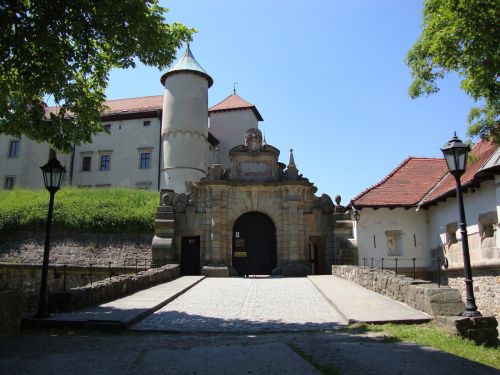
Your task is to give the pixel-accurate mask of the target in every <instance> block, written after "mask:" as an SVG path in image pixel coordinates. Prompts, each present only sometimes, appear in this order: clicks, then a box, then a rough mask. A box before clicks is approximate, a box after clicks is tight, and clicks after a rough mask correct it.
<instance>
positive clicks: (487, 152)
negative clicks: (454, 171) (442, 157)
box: [421, 141, 497, 206]
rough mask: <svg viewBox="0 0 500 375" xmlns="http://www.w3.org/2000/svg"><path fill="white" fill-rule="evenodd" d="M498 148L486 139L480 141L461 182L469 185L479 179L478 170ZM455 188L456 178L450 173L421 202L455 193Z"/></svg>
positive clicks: (424, 202) (425, 203)
mask: <svg viewBox="0 0 500 375" xmlns="http://www.w3.org/2000/svg"><path fill="white" fill-rule="evenodd" d="M496 149H497V146H496V145H495V144H493V143H491V142H485V141H480V142H479V143H477V144H476V145H475V146H474V147H473V148H472V150H471V152H470V154H471V156H472V159H473V160H474V161H473V162H472V163H468V165H467V169H466V171H465V173H464V174H463V175H462V177H461V178H460V182H461V183H462V186H463V187H467V185H470V184H472V183H474V182H475V180H477V179H478V177H479V176H478V172H479V171H480V170H481V168H482V167H483V166H484V165H485V164H486V162H487V161H488V159H489V158H490V157H491V156H492V155H493V153H494V152H495V150H496ZM455 188H456V182H455V178H454V177H453V176H452V175H451V174H449V173H448V174H447V176H446V177H445V178H444V179H443V181H441V182H440V183H439V185H438V186H436V189H434V190H433V191H431V192H430V193H429V195H428V196H426V197H425V199H424V200H423V201H422V203H421V204H422V205H423V206H425V205H427V204H429V203H431V202H434V201H436V200H439V199H441V198H444V197H447V196H450V195H455Z"/></svg>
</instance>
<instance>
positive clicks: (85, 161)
mask: <svg viewBox="0 0 500 375" xmlns="http://www.w3.org/2000/svg"><path fill="white" fill-rule="evenodd" d="M91 164H92V157H91V156H84V157H83V158H82V171H90V165H91Z"/></svg>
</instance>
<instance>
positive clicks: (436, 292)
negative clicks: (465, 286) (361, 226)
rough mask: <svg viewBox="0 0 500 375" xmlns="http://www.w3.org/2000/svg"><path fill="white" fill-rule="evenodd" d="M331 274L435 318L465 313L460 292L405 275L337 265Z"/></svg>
mask: <svg viewBox="0 0 500 375" xmlns="http://www.w3.org/2000/svg"><path fill="white" fill-rule="evenodd" d="M332 274H333V275H334V276H337V277H341V278H343V279H347V280H350V281H352V282H354V283H356V284H358V285H361V286H363V287H365V288H367V289H370V290H373V291H374V292H377V293H380V294H382V295H385V296H387V297H389V298H392V299H394V300H396V301H400V302H403V303H405V304H407V305H408V306H410V307H413V308H414V309H417V310H420V311H423V312H425V313H427V314H429V315H432V316H439V315H445V316H457V315H460V313H462V312H463V311H464V309H465V307H464V303H463V302H462V298H461V296H460V292H459V291H458V290H457V289H453V288H450V287H447V286H438V285H437V284H434V283H431V282H430V281H425V280H413V279H412V278H409V277H407V276H404V275H396V273H395V272H393V271H389V270H384V271H382V270H379V269H370V268H367V267H359V266H351V265H334V266H332Z"/></svg>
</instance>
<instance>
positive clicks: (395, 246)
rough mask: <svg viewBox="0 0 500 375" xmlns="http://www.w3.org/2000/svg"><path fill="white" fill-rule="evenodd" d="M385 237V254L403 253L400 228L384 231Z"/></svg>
mask: <svg viewBox="0 0 500 375" xmlns="http://www.w3.org/2000/svg"><path fill="white" fill-rule="evenodd" d="M385 236H386V239H387V255H388V256H399V255H403V241H402V240H401V231H400V230H388V231H386V232H385Z"/></svg>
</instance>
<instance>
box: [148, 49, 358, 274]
mask: <svg viewBox="0 0 500 375" xmlns="http://www.w3.org/2000/svg"><path fill="white" fill-rule="evenodd" d="M161 81H162V83H163V84H164V85H165V93H164V103H163V118H162V130H161V137H162V160H161V164H162V165H161V172H160V173H161V174H160V181H161V192H160V205H159V206H158V211H157V215H156V221H155V228H156V230H155V237H154V239H153V243H152V251H153V261H154V263H155V264H157V265H159V264H165V263H172V262H179V263H180V264H181V272H182V273H183V274H200V273H201V274H204V275H207V276H230V275H241V276H243V275H250V274H257V275H261V274H264V275H268V274H278V275H286V276H292V275H307V274H310V273H328V272H329V268H330V266H331V264H332V263H333V262H334V260H335V258H338V257H339V255H340V254H339V251H340V249H339V246H337V243H339V241H336V240H335V237H334V226H335V225H334V224H335V222H336V221H338V222H339V223H340V221H339V220H336V218H337V219H343V220H341V221H342V222H343V223H344V225H345V224H346V223H349V222H350V220H349V218H348V217H346V215H345V214H343V213H337V214H335V211H336V210H337V211H339V208H338V207H335V206H334V205H333V203H332V201H331V199H330V198H329V197H328V196H327V195H323V196H321V197H316V196H315V195H314V193H315V192H316V190H317V189H316V187H315V186H314V185H313V184H312V183H311V182H309V180H308V179H306V178H304V177H302V175H300V174H299V173H298V169H297V167H296V165H295V161H294V156H293V151H292V150H290V156H289V161H288V165H285V164H283V163H280V162H279V160H278V158H279V155H280V151H279V150H278V149H276V148H275V147H273V146H271V145H268V144H266V142H265V140H263V137H262V133H261V132H260V130H259V129H258V122H259V121H262V120H263V119H262V116H261V115H260V113H259V112H258V110H257V108H256V107H255V106H254V105H253V104H251V103H249V102H247V101H245V100H243V99H242V98H241V97H239V96H238V95H237V94H236V92H234V93H233V94H232V95H230V96H229V97H228V98H226V99H225V100H223V101H222V102H221V103H219V104H217V105H215V106H214V107H212V108H210V109H208V88H209V87H210V86H211V85H212V83H213V80H212V78H211V77H210V76H209V75H208V74H207V73H206V72H205V71H204V70H203V69H202V68H201V66H200V65H199V64H198V62H197V61H196V60H195V59H194V57H193V55H192V53H191V51H190V49H189V47H188V48H187V50H186V52H185V54H184V55H183V56H182V58H181V59H180V60H179V62H178V63H177V64H176V65H175V66H174V67H173V68H172V69H171V70H170V71H169V72H167V73H166V74H164V75H163V77H162V80H161ZM207 113H208V116H209V117H210V128H209V127H208V124H207V122H208V121H207V120H208V118H207ZM347 232H349V235H347V236H345V237H351V236H350V233H352V232H351V228H349V230H348V231H347ZM347 232H346V234H347ZM343 242H344V243H345V241H343Z"/></svg>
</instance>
